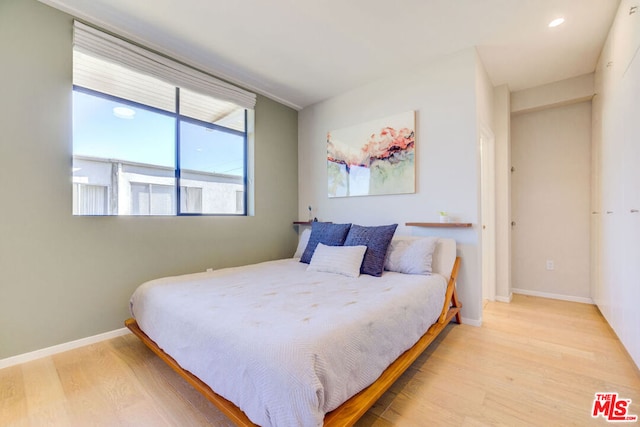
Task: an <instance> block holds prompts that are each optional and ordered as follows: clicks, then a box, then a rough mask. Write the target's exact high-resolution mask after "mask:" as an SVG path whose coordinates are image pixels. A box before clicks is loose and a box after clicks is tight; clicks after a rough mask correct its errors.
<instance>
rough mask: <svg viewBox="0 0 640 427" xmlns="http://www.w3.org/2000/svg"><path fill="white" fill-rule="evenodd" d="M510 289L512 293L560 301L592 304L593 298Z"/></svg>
mask: <svg viewBox="0 0 640 427" xmlns="http://www.w3.org/2000/svg"><path fill="white" fill-rule="evenodd" d="M511 291H512V292H513V293H514V294H520V295H529V296H532V297H541V298H551V299H559V300H562V301H571V302H580V303H582V304H591V305H593V300H592V299H591V298H585V297H574V296H571V295H561V294H552V293H548V292H538V291H530V290H527V289H516V288H512V289H511Z"/></svg>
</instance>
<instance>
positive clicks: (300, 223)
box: [293, 221, 311, 225]
mask: <svg viewBox="0 0 640 427" xmlns="http://www.w3.org/2000/svg"><path fill="white" fill-rule="evenodd" d="M293 224H294V225H311V221H293Z"/></svg>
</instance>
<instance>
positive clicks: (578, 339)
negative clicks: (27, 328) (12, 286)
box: [0, 295, 640, 427]
mask: <svg viewBox="0 0 640 427" xmlns="http://www.w3.org/2000/svg"><path fill="white" fill-rule="evenodd" d="M596 392H617V393H619V395H620V397H621V398H626V399H631V400H632V404H631V406H630V411H629V413H630V414H635V415H640V372H639V371H638V369H637V367H636V366H635V365H634V364H633V362H632V361H631V359H630V357H629V355H628V354H627V353H626V352H625V350H624V348H623V347H622V345H621V343H620V341H619V340H618V339H617V338H616V337H615V335H614V333H613V332H612V331H611V329H610V328H609V326H608V325H607V323H606V321H605V320H604V319H603V318H602V316H601V315H600V313H599V312H598V310H597V308H596V307H595V306H591V305H587V304H579V303H571V302H565V301H556V300H549V299H543V298H536V297H528V296H521V295H515V296H514V299H513V302H512V303H511V304H503V303H493V302H490V303H486V304H485V310H484V318H483V326H482V327H481V328H476V327H473V326H467V325H453V324H452V325H449V326H448V327H447V329H446V330H445V331H444V332H443V333H442V335H441V336H440V337H439V338H438V339H437V340H436V341H435V342H434V343H433V344H432V345H431V346H430V347H429V348H428V349H427V351H426V352H425V353H423V354H422V356H420V358H419V359H418V360H417V361H416V362H415V363H414V364H413V365H412V366H411V367H410V368H409V370H408V371H407V372H405V374H404V375H403V376H402V377H400V379H399V380H398V381H397V382H396V383H395V384H394V385H393V386H392V387H391V389H390V390H389V391H388V392H387V393H385V394H384V395H383V396H382V397H381V398H380V400H379V401H378V402H377V403H376V404H375V405H374V406H373V407H372V408H371V409H370V410H369V412H367V414H366V415H365V416H364V417H363V418H362V419H361V420H360V421H359V422H358V424H357V426H358V427H367V426H369V427H370V426H376V427H387V426H427V425H429V426H496V425H504V426H526V425H532V426H569V425H576V426H584V425H607V424H608V423H607V422H606V421H605V420H604V419H603V418H601V417H600V418H598V419H593V418H592V417H591V408H592V405H593V399H594V393H596ZM639 424H640V422H639ZM206 425H213V426H231V423H230V422H229V421H228V420H227V419H226V418H225V416H224V415H222V414H221V413H220V412H219V411H218V410H217V409H216V408H215V407H214V406H213V405H211V404H210V403H209V402H208V401H206V400H205V399H204V398H203V397H202V396H201V395H200V394H199V393H197V392H196V391H194V390H193V389H192V388H191V387H190V386H189V385H188V384H187V383H186V382H185V381H183V380H182V379H181V378H180V377H179V376H178V375H177V374H175V373H174V372H173V371H172V370H171V369H170V368H168V367H167V366H166V365H165V364H164V363H163V362H162V361H160V359H158V358H157V357H155V356H154V355H153V353H151V351H150V350H148V349H147V348H146V347H145V346H144V345H143V344H142V343H141V342H140V341H139V340H138V339H137V338H135V337H134V336H133V335H125V336H122V337H118V338H114V339H111V340H108V341H103V342H101V343H98V344H94V345H90V346H87V347H83V348H79V349H76V350H72V351H68V352H66V353H61V354H58V355H55V356H51V357H46V358H43V359H39V360H36V361H33V362H29V363H25V364H22V365H18V366H13V367H9V368H5V369H1V370H0V426H3V427H4V426H38V427H39V426H154V427H155V426H206ZM631 425H637V424H631Z"/></svg>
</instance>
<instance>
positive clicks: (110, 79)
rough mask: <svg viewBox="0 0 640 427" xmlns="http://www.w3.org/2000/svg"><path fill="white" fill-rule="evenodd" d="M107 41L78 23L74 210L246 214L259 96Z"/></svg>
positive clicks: (81, 212) (84, 212)
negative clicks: (250, 134)
mask: <svg viewBox="0 0 640 427" xmlns="http://www.w3.org/2000/svg"><path fill="white" fill-rule="evenodd" d="M96 37H97V38H98V41H96V40H94V39H95V38H96ZM112 39H114V38H113V37H112V36H109V35H106V34H104V33H100V32H99V31H97V30H95V29H92V28H90V27H87V26H85V25H82V24H79V23H76V24H75V34H74V43H75V45H74V64H73V65H74V74H73V84H74V86H73V183H74V185H73V201H74V203H73V213H74V215H203V214H205V215H246V214H247V209H246V206H247V195H248V194H249V191H250V188H248V175H249V173H250V171H249V170H248V169H249V168H248V162H247V159H248V158H250V156H249V154H248V132H247V129H248V128H249V127H250V123H248V120H249V119H250V118H251V117H252V115H251V114H249V113H250V111H251V109H252V108H253V105H254V103H255V95H253V94H250V95H253V96H252V97H251V96H250V97H249V98H250V99H249V101H247V100H246V99H244V98H243V96H245V95H246V93H244V92H243V91H242V90H241V89H238V88H235V87H233V86H231V89H229V86H230V85H227V84H226V83H224V82H219V81H217V80H216V79H212V78H211V77H210V76H207V75H203V74H202V73H199V72H195V71H194V70H192V69H187V68H186V67H184V66H182V65H181V64H177V63H173V62H172V61H170V60H168V59H167V58H164V57H160V58H161V59H158V58H156V57H155V56H154V55H156V54H154V53H152V52H148V51H145V50H143V49H140V48H139V47H137V46H134V48H135V49H134V53H135V55H138V54H140V55H142V59H140V57H138V56H136V57H135V58H134V60H132V61H129V60H127V55H132V53H131V51H130V50H126V51H125V53H123V54H122V55H113V54H111V53H110V52H111V50H113V49H116V50H117V49H118V48H119V47H121V46H122V45H123V44H124V46H127V47H130V46H129V45H128V44H127V43H126V42H124V41H121V40H118V39H116V40H118V41H117V42H114V41H113V40H112ZM105 43H107V44H109V43H111V44H109V47H110V49H111V50H107V51H106V53H105V49H104V46H103V45H104V44H105ZM96 46H97V47H96ZM114 46H115V47H114ZM131 46H133V45H131ZM131 49H133V48H131ZM140 52H142V53H140ZM120 53H122V52H120ZM149 55H151V56H152V57H153V58H152V59H153V60H152V61H151V62H150V64H151V65H148V66H141V65H140V64H141V63H142V64H144V63H145V62H144V60H145V58H147V56H149ZM122 56H124V58H125V59H122ZM156 56H157V55H156ZM163 61H164V62H167V63H169V65H170V67H169V68H168V69H169V71H166V70H164V69H163V68H162V66H160V65H162V62H163ZM130 62H131V63H130ZM158 64H160V65H158ZM157 66H160V71H158V70H156V69H154V68H153V67H157ZM176 70H178V71H180V72H179V73H177V72H176ZM176 73H177V74H176ZM192 73H195V77H193V76H192V75H191V74H192ZM185 75H186V76H187V77H185ZM203 76H204V77H203ZM198 78H199V79H202V80H203V81H205V83H206V84H203V83H202V82H200V83H198V82H199V81H196V83H194V79H198ZM209 80H213V84H214V89H212V88H211V87H210V83H211V82H210V81H209ZM168 82H171V83H168ZM215 85H218V86H219V87H218V86H215ZM229 91H231V92H232V93H230V92H229ZM233 91H240V96H236V94H235V92H233ZM212 93H213V94H215V95H216V96H213V95H212ZM251 99H252V101H251Z"/></svg>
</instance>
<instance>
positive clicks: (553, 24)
mask: <svg viewBox="0 0 640 427" xmlns="http://www.w3.org/2000/svg"><path fill="white" fill-rule="evenodd" d="M563 23H564V18H556V19H554V20H553V21H551V22H549V28H553V27H557V26H558V25H562V24H563Z"/></svg>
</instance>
